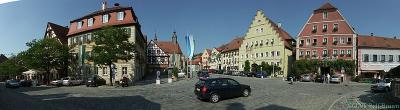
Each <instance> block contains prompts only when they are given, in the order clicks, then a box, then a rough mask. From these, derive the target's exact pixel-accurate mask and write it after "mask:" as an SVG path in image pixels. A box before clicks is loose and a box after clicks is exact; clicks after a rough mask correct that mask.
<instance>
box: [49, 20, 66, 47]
mask: <svg viewBox="0 0 400 110" xmlns="http://www.w3.org/2000/svg"><path fill="white" fill-rule="evenodd" d="M47 24H48V25H47V26H50V28H51V29H52V30H53V31H54V34H56V36H57V38H58V39H59V40H60V41H61V43H62V44H68V37H67V34H68V28H67V27H64V26H60V25H58V24H54V23H51V22H48V23H47ZM46 29H47V28H46Z"/></svg>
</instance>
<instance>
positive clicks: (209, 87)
mask: <svg viewBox="0 0 400 110" xmlns="http://www.w3.org/2000/svg"><path fill="white" fill-rule="evenodd" d="M250 93H251V88H250V86H248V85H244V84H240V83H239V82H237V81H235V80H233V79H231V78H209V79H200V80H199V81H198V82H197V83H196V84H195V88H194V94H195V95H196V96H197V98H198V99H201V100H209V101H210V102H212V103H216V102H218V101H220V100H221V99H225V98H232V97H238V96H244V97H248V96H249V95H250Z"/></svg>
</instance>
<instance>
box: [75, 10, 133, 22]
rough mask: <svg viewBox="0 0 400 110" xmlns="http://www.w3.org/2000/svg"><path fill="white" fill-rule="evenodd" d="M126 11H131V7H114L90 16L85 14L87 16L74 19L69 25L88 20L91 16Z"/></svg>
mask: <svg viewBox="0 0 400 110" xmlns="http://www.w3.org/2000/svg"><path fill="white" fill-rule="evenodd" d="M127 9H130V10H132V7H123V6H114V7H111V8H106V9H104V10H98V11H95V12H92V13H90V14H87V15H85V16H83V17H80V18H77V19H74V20H72V21H71V23H72V22H75V21H79V20H82V19H85V18H90V17H92V16H96V15H101V14H105V13H110V12H116V11H121V10H127Z"/></svg>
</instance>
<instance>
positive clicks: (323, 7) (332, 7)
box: [316, 2, 337, 10]
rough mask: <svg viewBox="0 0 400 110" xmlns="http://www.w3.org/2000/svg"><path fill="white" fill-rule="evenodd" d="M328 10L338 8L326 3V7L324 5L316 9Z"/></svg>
mask: <svg viewBox="0 0 400 110" xmlns="http://www.w3.org/2000/svg"><path fill="white" fill-rule="evenodd" d="M328 9H337V8H336V7H334V6H333V5H332V4H330V3H329V2H328V3H325V4H324V5H322V6H321V7H319V8H318V9H316V10H328Z"/></svg>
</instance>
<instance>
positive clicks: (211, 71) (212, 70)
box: [208, 69, 217, 73]
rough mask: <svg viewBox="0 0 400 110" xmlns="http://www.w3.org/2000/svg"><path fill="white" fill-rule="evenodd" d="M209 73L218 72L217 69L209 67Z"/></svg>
mask: <svg viewBox="0 0 400 110" xmlns="http://www.w3.org/2000/svg"><path fill="white" fill-rule="evenodd" d="M208 73H217V71H216V70H215V69H208Z"/></svg>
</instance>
